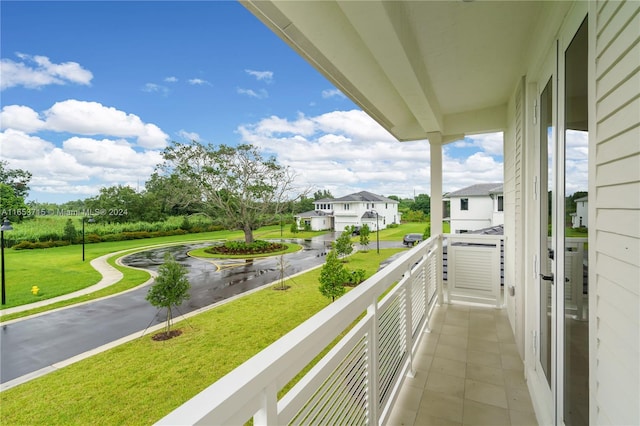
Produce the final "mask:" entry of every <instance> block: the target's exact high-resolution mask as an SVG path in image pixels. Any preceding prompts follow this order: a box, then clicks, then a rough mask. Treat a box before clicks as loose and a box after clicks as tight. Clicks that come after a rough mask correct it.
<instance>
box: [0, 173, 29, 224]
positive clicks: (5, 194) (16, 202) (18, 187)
mask: <svg viewBox="0 0 640 426" xmlns="http://www.w3.org/2000/svg"><path fill="white" fill-rule="evenodd" d="M8 164H9V163H7V162H6V161H0V210H1V213H2V216H6V217H7V218H8V219H9V220H11V221H16V220H18V221H19V220H22V218H23V217H24V216H23V215H22V214H18V213H20V212H21V211H24V210H26V209H27V206H26V204H25V198H26V197H27V195H28V194H29V181H30V180H31V173H29V172H28V171H26V170H22V169H9V168H8V167H7V166H8Z"/></svg>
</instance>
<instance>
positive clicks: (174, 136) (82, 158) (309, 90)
mask: <svg viewBox="0 0 640 426" xmlns="http://www.w3.org/2000/svg"><path fill="white" fill-rule="evenodd" d="M0 60H1V62H0V65H1V75H0V90H1V92H0V106H1V110H0V126H1V133H0V159H1V160H3V161H7V162H8V167H9V168H19V169H23V170H27V171H29V172H31V173H32V175H33V177H32V180H31V184H30V188H31V190H30V194H29V198H28V200H30V201H36V202H54V203H64V202H66V201H71V200H77V199H84V198H87V197H91V196H95V195H97V194H98V193H99V190H100V188H102V187H108V186H112V185H129V186H131V187H133V188H135V189H137V190H143V189H144V184H145V181H146V180H147V179H148V178H149V176H150V175H151V173H153V171H154V168H155V166H156V165H157V164H158V163H160V162H161V161H162V150H163V149H164V148H165V147H166V146H168V145H169V144H170V143H171V142H172V141H176V142H180V143H188V142H189V141H191V140H197V141H199V142H201V143H204V144H212V145H220V144H225V145H231V146H236V145H238V144H241V143H251V144H254V145H256V146H257V147H259V148H260V149H261V150H262V152H263V153H264V154H265V156H271V155H275V156H276V158H277V161H278V162H279V163H280V164H282V165H284V166H288V167H291V168H292V169H293V171H294V172H295V173H296V174H297V175H298V186H300V187H308V188H311V190H312V191H316V190H328V191H330V192H331V193H332V194H333V195H334V196H335V197H341V196H344V195H347V194H350V193H353V192H358V191H362V190H366V191H370V192H373V193H376V194H380V195H385V196H389V195H397V196H400V197H402V198H410V197H413V196H414V195H417V194H423V193H426V194H429V193H430V192H431V191H430V188H429V186H430V178H429V145H428V142H427V141H415V142H403V143H399V142H397V141H396V140H395V139H394V138H393V137H392V136H391V135H390V134H389V133H388V132H387V131H386V130H384V129H383V128H382V127H381V126H380V125H378V124H377V123H376V122H375V121H373V120H372V119H371V118H369V117H368V116H367V115H366V114H365V113H364V112H362V110H360V109H359V107H358V106H357V105H356V104H354V103H353V102H352V101H350V100H349V99H348V98H346V97H345V96H344V95H343V94H342V93H340V91H339V90H337V89H336V88H335V87H334V86H333V85H332V84H331V83H330V82H329V81H328V80H327V79H326V78H324V77H323V76H322V75H321V74H320V73H319V72H317V71H316V70H315V69H314V68H313V67H312V66H311V65H309V64H308V63H307V62H305V61H304V60H303V59H302V58H301V57H300V56H299V55H297V54H296V53H295V52H294V51H293V50H292V49H291V48H290V47H289V46H288V45H287V44H286V43H285V42H284V41H282V40H281V39H279V38H278V37H277V36H276V35H275V34H273V33H272V32H271V31H270V30H269V29H268V28H266V27H265V26H264V25H263V24H262V23H261V22H260V21H259V20H258V19H257V18H255V17H254V16H253V15H252V14H251V13H250V12H248V11H247V10H246V9H245V8H244V7H243V6H242V5H241V4H239V3H237V2H227V1H194V2H171V1H161V2H153V1H141V2H133V1H131V2H129V1H127V2H125V1H111V2H98V1H69V2H54V1H46V2H32V1H20V2H14V1H2V2H1V3H0ZM443 170H444V172H443V173H444V176H443V185H444V188H443V189H444V191H445V192H447V191H453V190H456V189H460V188H463V187H466V186H468V185H472V184H474V183H482V182H500V181H502V179H503V177H502V173H503V156H502V134H501V133H498V134H487V135H479V136H474V137H468V138H465V139H464V140H461V141H458V142H454V143H451V144H448V145H446V146H445V147H444V152H443Z"/></svg>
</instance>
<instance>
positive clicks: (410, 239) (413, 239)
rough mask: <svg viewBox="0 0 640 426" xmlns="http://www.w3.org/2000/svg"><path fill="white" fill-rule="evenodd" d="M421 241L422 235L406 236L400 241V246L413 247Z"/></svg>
mask: <svg viewBox="0 0 640 426" xmlns="http://www.w3.org/2000/svg"><path fill="white" fill-rule="evenodd" d="M421 241H422V234H407V235H405V236H404V238H403V239H402V244H404V245H405V246H415V245H416V244H418V243H419V242H421Z"/></svg>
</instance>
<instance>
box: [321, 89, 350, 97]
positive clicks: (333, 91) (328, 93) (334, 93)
mask: <svg viewBox="0 0 640 426" xmlns="http://www.w3.org/2000/svg"><path fill="white" fill-rule="evenodd" d="M335 96H337V97H339V98H345V96H344V94H343V93H342V92H341V91H340V90H338V89H327V90H323V91H322V97H323V98H324V99H328V98H333V97H335Z"/></svg>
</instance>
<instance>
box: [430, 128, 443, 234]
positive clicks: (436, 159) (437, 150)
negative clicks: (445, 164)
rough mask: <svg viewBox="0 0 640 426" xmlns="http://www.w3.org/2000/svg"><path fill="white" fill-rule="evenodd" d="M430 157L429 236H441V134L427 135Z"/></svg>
mask: <svg viewBox="0 0 640 426" xmlns="http://www.w3.org/2000/svg"><path fill="white" fill-rule="evenodd" d="M427 137H428V138H429V149H430V156H431V235H436V234H442V134H441V133H439V132H432V133H428V134H427Z"/></svg>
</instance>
